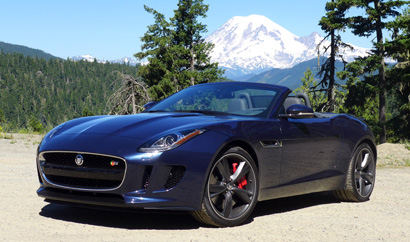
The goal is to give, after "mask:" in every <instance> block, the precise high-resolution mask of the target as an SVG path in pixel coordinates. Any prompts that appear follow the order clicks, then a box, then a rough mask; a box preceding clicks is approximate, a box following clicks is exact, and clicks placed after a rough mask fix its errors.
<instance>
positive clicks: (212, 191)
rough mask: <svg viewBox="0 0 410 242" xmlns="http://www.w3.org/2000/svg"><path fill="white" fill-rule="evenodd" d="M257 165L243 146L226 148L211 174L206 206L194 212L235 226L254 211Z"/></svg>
mask: <svg viewBox="0 0 410 242" xmlns="http://www.w3.org/2000/svg"><path fill="white" fill-rule="evenodd" d="M257 177H258V176H257V169H256V165H255V163H254V161H253V160H252V157H251V156H250V155H249V154H248V153H247V152H246V151H245V150H243V149H242V148H239V147H234V148H231V149H229V150H228V151H226V152H225V153H224V154H223V155H222V156H221V157H220V158H219V159H218V160H217V161H216V162H215V163H214V164H213V166H212V168H211V171H210V173H209V175H208V179H207V185H206V188H205V194H204V200H203V204H202V209H201V210H198V211H196V212H194V213H193V215H194V217H195V218H196V219H198V220H199V221H201V222H204V223H207V224H210V225H215V226H235V225H238V224H241V223H243V222H244V221H245V220H246V219H247V218H248V217H249V215H250V214H251V213H252V211H253V209H254V207H255V204H256V201H257V195H258V181H257Z"/></svg>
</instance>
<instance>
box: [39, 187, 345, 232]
mask: <svg viewBox="0 0 410 242" xmlns="http://www.w3.org/2000/svg"><path fill="white" fill-rule="evenodd" d="M336 202H337V200H336V199H334V198H332V197H331V196H326V195H323V194H308V195H302V196H296V197H289V198H281V199H275V200H270V201H264V202H259V203H258V204H257V205H256V208H255V210H254V212H253V213H252V215H251V216H250V218H249V219H248V220H247V221H246V222H245V224H248V223H251V222H252V221H253V220H254V218H256V217H260V216H266V215H275V214H278V213H286V212H290V211H294V210H298V209H303V208H307V207H311V206H317V205H321V204H330V203H336ZM39 214H40V216H43V217H47V218H52V219H56V220H62V221H68V222H74V223H81V224H90V225H94V226H102V227H113V228H125V229H136V230H137V229H153V230H176V229H178V230H180V229H182V230H191V229H198V228H200V227H209V226H207V225H203V224H201V223H199V222H197V221H196V220H195V219H194V218H193V217H192V216H191V215H190V214H189V213H187V212H164V211H146V210H143V211H129V212H123V211H108V210H95V209H86V208H77V207H72V206H65V205H58V204H48V205H46V206H44V207H43V208H42V209H41V212H40V213H39Z"/></svg>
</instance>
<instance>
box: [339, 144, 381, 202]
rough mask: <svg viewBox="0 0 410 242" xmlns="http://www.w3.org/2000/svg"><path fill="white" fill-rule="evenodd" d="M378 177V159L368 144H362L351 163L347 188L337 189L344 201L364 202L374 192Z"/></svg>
mask: <svg viewBox="0 0 410 242" xmlns="http://www.w3.org/2000/svg"><path fill="white" fill-rule="evenodd" d="M375 177H376V159H375V157H374V153H373V150H372V149H371V148H370V146H369V145H368V144H365V143H364V144H361V145H360V146H359V147H358V148H357V149H356V151H355V153H354V155H353V157H352V159H351V161H350V165H349V171H348V175H347V181H346V189H345V190H340V191H335V195H336V197H337V198H339V199H340V200H342V201H350V202H363V201H367V200H369V198H370V195H371V194H372V191H373V188H374V182H375Z"/></svg>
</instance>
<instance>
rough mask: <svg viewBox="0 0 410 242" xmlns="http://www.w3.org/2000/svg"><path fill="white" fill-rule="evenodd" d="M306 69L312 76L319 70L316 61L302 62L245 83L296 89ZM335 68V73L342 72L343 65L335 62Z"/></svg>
mask: <svg viewBox="0 0 410 242" xmlns="http://www.w3.org/2000/svg"><path fill="white" fill-rule="evenodd" d="M321 60H322V59H321ZM308 68H310V69H311V70H312V72H313V73H314V74H317V72H318V71H319V70H320V68H318V63H317V59H312V60H309V61H305V62H302V63H300V64H298V65H296V66H294V67H292V68H289V69H277V68H273V69H271V70H269V71H266V72H263V73H261V74H259V75H256V76H254V77H252V78H250V79H248V80H246V81H248V82H260V83H269V84H276V85H282V86H287V87H289V88H290V89H296V88H298V87H299V86H300V85H302V82H301V79H302V78H303V77H304V72H305V71H306V70H307V69H308ZM336 68H337V69H336V71H340V70H342V69H343V63H342V62H340V61H336ZM315 78H316V79H319V77H318V76H315Z"/></svg>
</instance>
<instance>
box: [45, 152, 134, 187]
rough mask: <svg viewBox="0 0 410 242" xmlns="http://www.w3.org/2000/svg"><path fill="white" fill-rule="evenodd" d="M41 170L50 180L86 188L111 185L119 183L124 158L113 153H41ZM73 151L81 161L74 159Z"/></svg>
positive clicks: (63, 184)
mask: <svg viewBox="0 0 410 242" xmlns="http://www.w3.org/2000/svg"><path fill="white" fill-rule="evenodd" d="M42 155H43V157H44V160H43V161H40V165H41V167H42V171H43V173H44V175H45V177H46V178H47V180H48V181H50V182H51V183H53V184H56V185H61V186H67V187H73V188H86V189H112V188H116V187H118V186H120V185H121V182H122V180H123V178H124V174H125V165H126V164H125V161H124V160H122V159H119V158H117V157H110V156H103V155H97V154H82V153H71V152H52V153H43V154H42ZM77 155H81V156H82V157H83V164H81V165H77V164H76V163H75V160H76V157H77Z"/></svg>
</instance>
